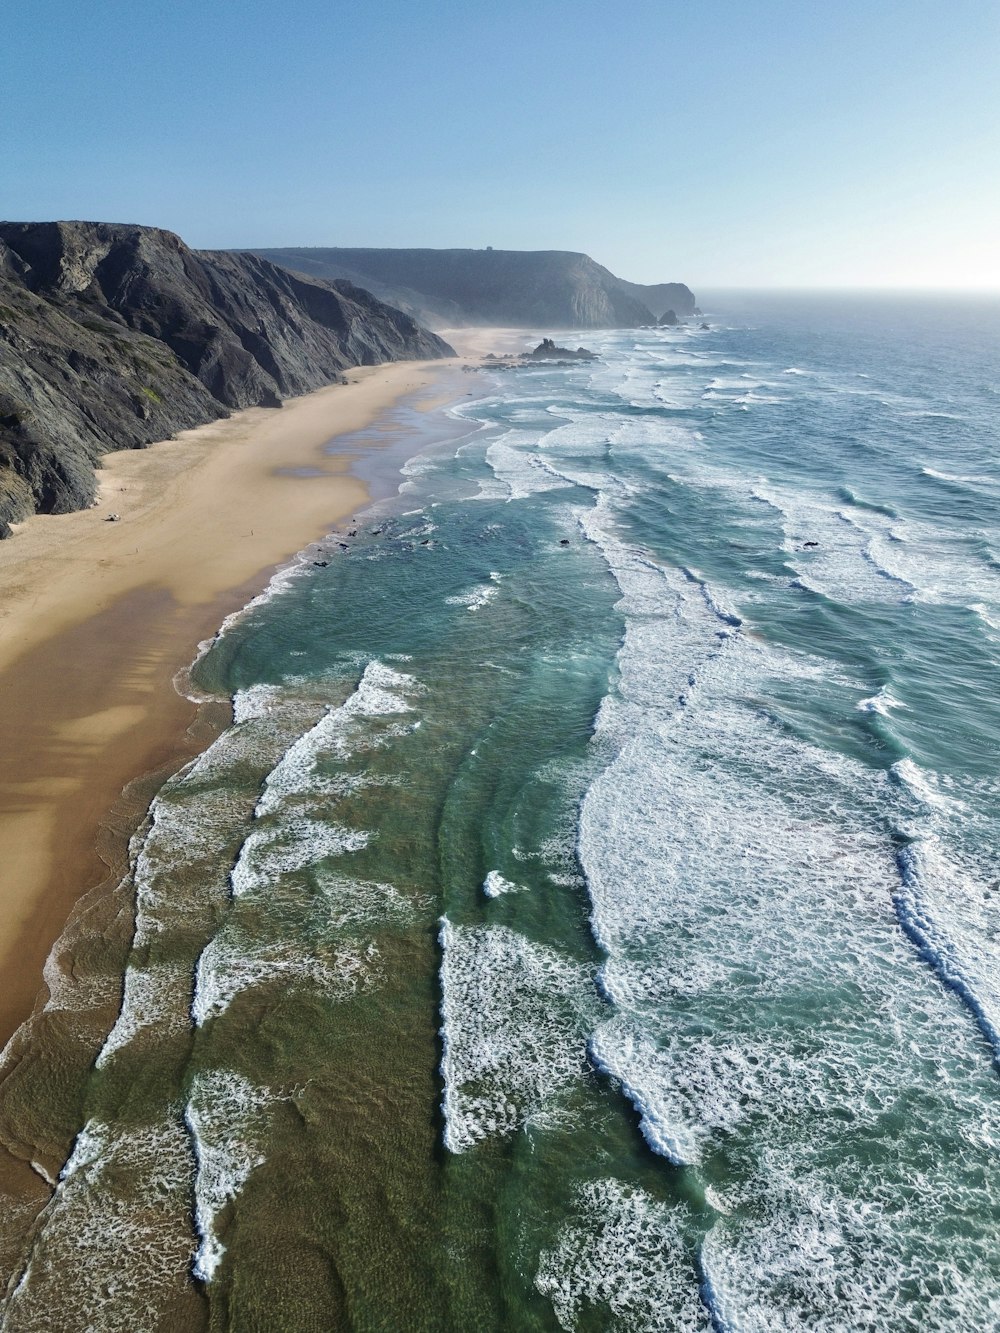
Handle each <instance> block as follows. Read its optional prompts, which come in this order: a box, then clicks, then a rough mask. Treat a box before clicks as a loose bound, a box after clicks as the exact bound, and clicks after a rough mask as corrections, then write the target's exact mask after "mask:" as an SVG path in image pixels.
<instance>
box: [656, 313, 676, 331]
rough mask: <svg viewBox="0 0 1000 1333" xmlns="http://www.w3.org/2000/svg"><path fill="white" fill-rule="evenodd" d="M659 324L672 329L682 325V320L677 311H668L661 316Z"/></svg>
mask: <svg viewBox="0 0 1000 1333" xmlns="http://www.w3.org/2000/svg"><path fill="white" fill-rule="evenodd" d="M659 322H660V323H661V324H662V325H664V326H665V327H666V328H671V329H672V328H674V327H676V325H678V324H679V323H680V320H679V319H678V318H677V311H676V310H667V311H665V312H664V313H663V314H662V315H661V316H660V321H659Z"/></svg>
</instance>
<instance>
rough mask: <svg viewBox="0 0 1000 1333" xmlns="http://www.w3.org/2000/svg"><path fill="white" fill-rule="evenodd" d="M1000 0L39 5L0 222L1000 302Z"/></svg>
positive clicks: (26, 12) (1, 144)
mask: <svg viewBox="0 0 1000 1333" xmlns="http://www.w3.org/2000/svg"><path fill="white" fill-rule="evenodd" d="M998 90H1000V5H998V4H997V3H996V0H950V3H948V4H947V5H945V4H941V3H933V4H932V3H928V2H927V0H905V3H904V2H903V0H868V2H867V3H860V2H859V0H827V3H826V4H821V3H818V0H816V2H814V0H795V2H793V0H743V2H742V3H737V2H736V0H700V2H699V0H683V3H678V2H677V0H660V2H659V3H652V2H649V0H632V2H631V3H629V0H620V3H618V4H615V5H612V4H610V3H604V2H603V0H602V2H601V3H597V2H595V0H577V2H576V3H568V2H566V0H532V2H531V3H526V2H524V0H506V2H503V3H501V2H500V0H497V3H486V2H485V0H465V2H464V3H453V2H452V0H425V3H422V4H415V3H409V4H403V3H397V2H396V0H368V3H364V4H362V3H357V4H345V3H341V0H325V2H324V3H319V2H318V0H284V3H283V4H281V5H277V4H270V5H264V4H262V3H259V2H258V0H241V2H237V0H198V2H197V3H195V2H194V0H170V2H169V3H168V2H167V0H128V2H127V3H126V2H125V0H98V3H92V4H84V3H81V0H31V2H30V3H26V4H20V5H11V6H8V8H7V12H6V14H5V20H4V36H3V42H2V45H0V215H2V216H4V217H6V218H12V219H27V218H53V217H61V218H68V217H84V218H99V219H107V220H118V221H133V222H143V223H149V224H155V225H158V226H164V227H169V228H171V229H172V230H174V231H178V232H179V233H180V234H181V235H182V236H183V237H184V238H185V240H187V241H188V242H189V243H190V244H192V245H197V246H204V247H215V246H218V247H224V246H253V245H324V244H326V245H435V246H450V245H469V246H483V245H493V246H495V247H498V248H499V247H510V248H516V249H549V248H554V249H575V250H585V251H587V252H588V253H589V254H592V255H593V256H594V257H595V258H596V259H598V260H600V261H601V262H602V263H605V264H607V265H608V266H609V267H610V268H612V269H614V270H615V271H616V272H617V273H620V274H621V275H622V276H623V277H628V278H632V279H634V280H637V281H659V280H671V279H681V280H684V281H687V282H689V283H690V284H691V286H692V287H694V288H695V289H696V290H697V288H698V287H699V286H702V287H707V286H710V287H720V286H727V285H737V286H772V285H778V286H877V287H881V286H889V287H896V286H904V287H962V288H977V287H981V288H993V289H996V288H1000V243H998V237H1000V91H998Z"/></svg>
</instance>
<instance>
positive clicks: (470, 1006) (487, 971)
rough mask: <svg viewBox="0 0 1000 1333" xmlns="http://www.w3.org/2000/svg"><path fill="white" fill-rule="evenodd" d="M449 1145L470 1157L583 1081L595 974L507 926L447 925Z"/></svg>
mask: <svg viewBox="0 0 1000 1333" xmlns="http://www.w3.org/2000/svg"><path fill="white" fill-rule="evenodd" d="M440 938H441V946H442V949H443V959H442V964H441V989H442V999H441V1014H442V1020H443V1021H442V1026H441V1040H442V1045H443V1054H442V1059H441V1075H442V1078H443V1080H444V1116H445V1132H444V1141H445V1146H446V1147H447V1148H448V1149H449V1150H450V1151H451V1152H454V1153H460V1152H465V1151H466V1150H467V1149H469V1148H472V1147H473V1146H474V1145H475V1144H476V1143H478V1142H480V1140H482V1139H485V1138H490V1137H493V1136H504V1135H509V1134H512V1133H514V1132H515V1131H516V1130H517V1129H520V1128H521V1127H523V1126H524V1125H526V1124H528V1123H530V1121H531V1120H532V1118H533V1117H534V1116H537V1115H540V1114H543V1113H545V1112H547V1111H550V1110H552V1109H554V1108H555V1107H556V1106H557V1105H558V1104H559V1102H560V1101H561V1100H562V1098H563V1097H564V1095H565V1093H566V1092H567V1090H568V1089H569V1088H570V1087H572V1086H573V1084H574V1083H576V1082H577V1080H579V1079H580V1078H582V1077H583V1075H584V1073H585V1071H586V1067H587V1059H586V1033H587V1028H588V1025H589V1021H590V1020H591V1018H592V1016H593V1013H594V1006H595V999H594V991H593V984H592V980H591V978H590V976H589V975H588V973H587V970H586V969H585V968H584V967H581V966H580V964H579V963H575V962H573V961H571V960H570V959H568V958H566V957H564V956H563V955H561V954H560V953H558V952H557V951H556V950H555V949H552V948H548V947H546V946H544V945H541V944H533V943H532V942H531V941H529V940H528V939H526V938H525V937H524V936H522V935H519V934H517V933H516V932H515V931H512V930H509V929H507V928H506V927H503V926H485V927H484V926H480V927H471V926H455V925H452V924H451V922H449V921H448V920H447V919H444V920H443V921H442V923H441V936H440Z"/></svg>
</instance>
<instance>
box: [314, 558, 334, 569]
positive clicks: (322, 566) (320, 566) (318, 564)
mask: <svg viewBox="0 0 1000 1333" xmlns="http://www.w3.org/2000/svg"><path fill="white" fill-rule="evenodd" d="M329 563H330V562H329V560H314V561H313V564H314V565H315V566H316V568H317V569H326V567H327V566H328V565H329Z"/></svg>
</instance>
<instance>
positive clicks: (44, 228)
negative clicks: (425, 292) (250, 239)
mask: <svg viewBox="0 0 1000 1333" xmlns="http://www.w3.org/2000/svg"><path fill="white" fill-rule="evenodd" d="M451 354H452V352H451V348H450V347H448V345H447V343H445V342H443V341H442V340H441V339H440V338H438V337H437V336H436V335H435V334H433V333H428V332H427V331H426V330H425V329H422V328H421V327H420V326H419V325H418V324H417V323H416V322H415V321H414V320H413V319H412V318H411V317H410V316H409V315H407V314H405V313H403V312H402V311H400V310H396V309H393V308H391V307H390V306H387V305H385V304H383V303H382V302H381V301H379V300H377V299H376V298H375V297H373V296H372V295H371V294H370V293H369V292H367V291H362V290H361V289H359V288H357V287H354V286H353V285H352V284H351V283H349V282H343V281H335V282H327V281H316V280H312V279H309V278H303V277H301V276H300V275H297V274H294V273H291V272H289V271H288V270H287V269H285V268H280V267H276V266H275V265H273V264H270V263H268V262H267V261H266V260H264V259H260V258H258V257H256V256H254V255H250V254H224V253H205V252H198V251H194V250H190V249H189V248H188V247H187V246H186V245H185V244H184V243H183V241H181V240H180V239H179V238H178V237H177V236H174V235H173V234H172V233H171V232H166V231H160V230H158V229H155V228H151V227H135V226H125V225H118V224H106V223H86V222H54V223H0V536H7V535H9V532H10V528H9V524H10V523H11V522H15V521H17V520H19V519H21V518H24V517H26V516H27V515H29V514H31V513H34V512H42V513H65V512H68V511H69V510H73V509H80V508H83V507H85V506H86V505H88V504H89V503H90V502H91V501H92V500H93V497H94V494H95V489H96V482H95V476H94V467H95V463H96V461H97V459H98V458H99V456H100V455H101V454H102V453H107V452H109V451H110V450H113V449H129V448H141V447H142V446H144V445H146V444H150V443H152V442H153V441H154V440H162V439H166V438H167V437H169V436H170V435H172V434H174V433H175V432H176V431H178V430H183V429H186V428H188V427H191V426H197V425H201V424H203V423H204V422H206V421H211V420H212V419H213V418H216V417H220V416H225V415H227V413H228V411H229V410H230V409H234V408H243V407H255V406H262V407H267V406H278V405H279V404H280V402H281V400H282V398H286V397H291V396H294V395H296V394H300V393H307V392H308V391H310V390H311V389H316V388H319V387H320V386H322V385H324V384H329V383H331V382H333V381H334V380H335V379H336V378H337V377H338V375H339V373H340V372H341V371H342V370H343V369H345V368H346V367H348V366H354V365H374V364H377V363H378V362H381V361H394V360H402V359H409V358H413V359H424V358H429V357H440V356H447V355H451Z"/></svg>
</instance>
